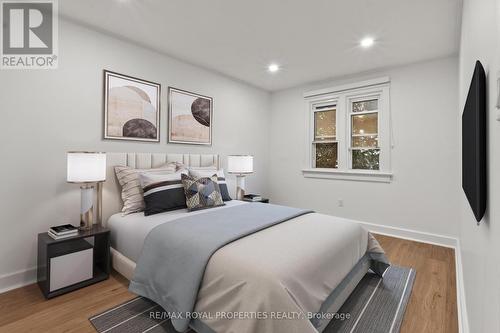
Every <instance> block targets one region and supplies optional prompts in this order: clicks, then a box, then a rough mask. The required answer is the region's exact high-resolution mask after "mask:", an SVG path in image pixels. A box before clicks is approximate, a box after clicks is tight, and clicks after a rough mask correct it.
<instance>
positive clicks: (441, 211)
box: [269, 57, 458, 237]
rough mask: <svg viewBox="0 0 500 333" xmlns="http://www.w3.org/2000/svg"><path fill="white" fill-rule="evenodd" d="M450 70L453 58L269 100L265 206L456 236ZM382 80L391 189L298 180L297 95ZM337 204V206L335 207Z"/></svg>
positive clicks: (300, 124)
mask: <svg viewBox="0 0 500 333" xmlns="http://www.w3.org/2000/svg"><path fill="white" fill-rule="evenodd" d="M457 67H458V64H457V58H455V57H453V58H446V59H440V60H435V61H431V62H425V63H418V64H414V65H410V66H405V67H398V68H393V69H387V70H383V71H380V72H378V73H371V74H369V75H358V76H355V77H350V78H344V79H342V80H337V81H334V82H324V83H321V84H314V85H307V86H302V87H298V88H293V89H288V90H284V91H281V92H278V93H275V94H273V96H272V115H271V136H270V145H271V150H270V162H269V165H270V174H269V180H270V186H271V188H270V197H271V199H272V200H273V202H277V203H282V204H287V205H292V206H300V207H308V208H312V209H315V210H317V211H319V212H324V213H329V214H334V215H337V216H342V217H348V218H353V219H357V220H361V221H365V222H371V223H376V224H382V225H388V226H395V227H400V228H407V229H412V230H416V231H422V232H428V233H435V234H439V235H445V236H452V237H456V236H457V234H458V212H457V202H458V195H457V189H456V187H457V186H456V182H457V177H458V169H457V165H458V145H457V131H456V129H457V126H458V123H457V121H458V120H457V115H456V112H457V111H456V110H457V106H458V102H457V98H456V96H457V89H458V71H457ZM386 75H388V76H390V78H391V104H392V107H391V108H392V119H393V132H394V149H393V150H392V169H393V172H394V180H393V182H392V183H390V184H384V183H369V182H358V181H345V180H326V179H310V178H304V177H303V176H302V173H301V169H302V168H303V167H306V163H307V162H306V160H305V154H304V152H305V151H306V144H307V142H306V135H307V134H306V133H307V126H308V125H307V124H306V121H305V119H306V117H305V112H307V106H306V104H305V102H304V99H303V97H302V94H303V92H305V91H308V90H311V89H317V88H323V87H328V86H335V85H337V84H341V83H345V82H356V81H362V80H365V79H368V78H375V77H380V76H386ZM338 199H342V200H343V202H344V207H338V204H337V202H338Z"/></svg>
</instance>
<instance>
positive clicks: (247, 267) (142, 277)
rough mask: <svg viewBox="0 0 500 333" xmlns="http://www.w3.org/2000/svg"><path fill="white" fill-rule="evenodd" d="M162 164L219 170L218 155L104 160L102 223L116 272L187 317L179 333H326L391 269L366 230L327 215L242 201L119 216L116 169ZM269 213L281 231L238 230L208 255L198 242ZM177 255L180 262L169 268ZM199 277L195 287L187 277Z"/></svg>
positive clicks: (178, 324) (266, 227)
mask: <svg viewBox="0 0 500 333" xmlns="http://www.w3.org/2000/svg"><path fill="white" fill-rule="evenodd" d="M168 161H176V162H181V163H183V164H186V165H188V166H210V165H217V166H218V165H219V158H218V156H217V155H185V154H168V155H167V154H108V168H109V169H110V170H109V171H108V172H109V173H108V180H110V179H111V180H110V181H109V182H107V183H106V184H105V186H104V200H105V201H104V202H105V205H104V216H105V219H106V221H107V227H109V228H110V229H111V244H112V258H113V267H114V268H115V270H117V271H118V272H120V273H121V274H122V275H124V276H125V277H126V278H128V279H129V280H131V290H133V291H134V292H137V293H138V294H140V295H142V296H145V297H147V298H150V299H152V300H154V301H155V302H157V303H158V304H160V305H162V307H163V308H164V309H166V311H167V312H168V313H169V314H170V315H171V316H172V314H175V313H181V311H179V310H184V309H189V310H192V311H189V315H188V317H186V315H185V313H184V312H183V311H182V314H184V317H182V318H181V317H180V318H175V315H174V318H172V323H173V324H174V327H175V328H176V329H177V330H178V331H184V330H185V329H187V328H188V327H189V328H192V329H194V330H195V331H196V332H199V333H213V332H240V333H241V332H248V333H250V332H276V333H281V332H283V333H284V332H301V333H308V332H311V333H314V332H322V331H323V330H324V329H325V327H326V326H327V325H328V323H329V321H330V320H331V319H332V318H333V314H335V313H336V312H337V311H338V310H339V309H340V307H341V305H342V304H343V303H344V301H345V300H346V299H347V297H348V296H349V295H350V294H351V292H352V291H353V290H354V288H355V287H356V285H357V284H358V283H359V281H360V280H361V279H362V277H363V276H364V275H365V274H366V273H367V272H368V270H369V269H372V270H374V271H375V272H377V273H378V274H380V275H382V274H383V272H384V271H385V269H386V268H387V264H388V263H387V260H386V259H385V256H384V253H383V250H382V249H381V248H380V246H379V245H378V243H377V242H376V240H375V239H374V238H373V237H372V236H371V235H370V234H369V233H368V232H367V231H366V230H364V229H363V228H362V227H361V226H360V225H359V224H357V223H355V222H354V221H351V220H347V219H342V218H338V217H332V216H328V215H324V214H318V213H314V212H309V211H303V210H294V209H292V208H287V207H283V206H273V205H267V204H260V203H244V202H240V201H229V202H227V203H226V205H225V206H223V207H217V208H212V209H209V210H202V211H196V212H190V213H188V211H187V210H186V209H180V210H176V211H171V212H166V213H161V214H157V215H152V216H148V217H145V216H144V214H142V213H135V214H130V215H127V216H122V214H120V213H117V212H119V210H120V209H119V208H120V203H119V199H118V200H117V198H119V197H120V196H119V194H118V187H117V185H116V183H114V175H113V174H112V172H113V171H112V167H113V166H114V165H128V166H131V167H136V168H151V167H155V166H159V165H161V164H162V163H165V162H168ZM107 203H110V204H107ZM275 212H277V215H276V216H277V218H276V219H275V220H279V221H277V222H272V223H271V224H263V225H262V228H260V229H258V230H252V231H250V232H246V233H243V234H240V233H238V232H240V231H237V233H236V234H237V235H238V236H237V237H236V238H228V240H227V241H223V242H222V243H220V244H222V245H220V244H219V246H216V247H214V251H213V253H212V252H210V251H211V250H210V249H208V248H204V247H203V244H202V243H203V241H202V240H203V239H204V238H203V237H210V236H209V235H208V234H209V233H207V232H206V231H207V229H203V228H205V227H206V226H207V225H209V226H210V227H212V226H213V227H214V228H217V223H219V224H220V223H223V222H221V221H222V220H224V216H225V218H226V220H227V221H226V222H227V223H231V224H232V221H231V218H234V219H235V221H236V220H238V221H239V220H245V218H246V219H247V220H251V219H252V218H253V217H252V218H249V217H248V216H251V215H252V214H255V219H256V220H259V221H260V220H265V218H267V216H270V215H273V214H274V213H275ZM238 214H240V215H238ZM241 214H242V215H241ZM259 214H261V215H259ZM280 214H281V215H280ZM237 216H239V217H238V218H237ZM259 216H260V217H259ZM281 216H283V217H281ZM278 217H279V218H278ZM227 225H228V224H226V225H225V227H224V224H223V225H222V226H219V227H221V228H227ZM183 226H189V227H183ZM183 228H185V229H189V230H184V229H183ZM196 228H202V229H199V230H205V231H198V232H197V231H196ZM152 230H154V232H151V231H152ZM173 230H176V231H175V232H174V231H173ZM223 230H225V229H221V231H223ZM161 232H164V234H161ZM219 233H223V232H215V234H219ZM193 234H194V235H193ZM212 237H213V236H212ZM193 240H194V241H193ZM196 240H198V241H196ZM153 242H156V243H153ZM145 244H147V246H145ZM183 251H184V252H183ZM177 252H180V253H181V254H182V253H184V257H182V256H180V258H182V259H181V260H177V261H175V260H174V259H172V258H176V256H177V257H179V253H177ZM205 252H207V253H205ZM198 256H200V258H197V257H198ZM145 257H148V258H146V259H145ZM171 257H172V258H171ZM195 257H196V258H195ZM186 258H192V259H189V260H186ZM204 258H205V259H204ZM198 259H199V260H198ZM204 260H205V261H204ZM191 261H193V262H194V263H196V262H198V261H199V262H200V264H199V266H200V268H196V267H195V268H194V270H193V273H192V274H186V275H187V276H182V275H179V273H180V272H179V271H182V273H184V272H190V269H191V267H188V266H183V265H186V264H189V265H193V264H192V263H191ZM179 262H180V263H179ZM148 266H149V267H148ZM174 267H176V269H173V268H174ZM172 269H173V270H174V271H173V272H172ZM200 269H201V273H202V274H201V275H200V277H199V279H198V280H197V279H196V278H195V277H193V276H196V275H197V274H196V273H197V270H198V271H199V270H200ZM175 270H177V272H175ZM172 274H174V275H175V274H177V276H176V277H174V278H171V276H170V275H172ZM179 276H180V278H179ZM179 280H186V281H179ZM166 281H168V282H169V283H166ZM186 283H191V284H186ZM173 286H174V287H173ZM192 286H198V288H192ZM169 288H170V289H169ZM184 289H185V290H184ZM183 290H184V291H183ZM193 290H194V293H193V295H192V296H191V298H193V300H192V302H191V303H192V306H187V307H186V306H183V305H184V304H186V302H184V301H185V300H184V299H182V298H185V297H184V294H189V292H191V291H193ZM188 291H189V292H188ZM176 297H177V298H179V297H180V298H181V299H180V300H178V299H175V298H176ZM188 298H189V297H188ZM172 299H174V301H171V300H172ZM176 301H178V302H177V303H176ZM187 303H189V299H188V300H187ZM179 304H180V305H179ZM189 304H190V303H189ZM191 308H192V309H191ZM186 313H187V311H186ZM234 319H238V320H234ZM262 319H265V320H262Z"/></svg>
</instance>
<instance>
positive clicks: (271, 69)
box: [267, 64, 280, 73]
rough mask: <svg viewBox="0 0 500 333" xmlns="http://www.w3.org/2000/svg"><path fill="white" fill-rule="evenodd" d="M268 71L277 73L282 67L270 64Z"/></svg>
mask: <svg viewBox="0 0 500 333" xmlns="http://www.w3.org/2000/svg"><path fill="white" fill-rule="evenodd" d="M267 70H268V71H270V72H271V73H276V72H277V71H279V70H280V66H279V65H278V64H270V65H269V66H267Z"/></svg>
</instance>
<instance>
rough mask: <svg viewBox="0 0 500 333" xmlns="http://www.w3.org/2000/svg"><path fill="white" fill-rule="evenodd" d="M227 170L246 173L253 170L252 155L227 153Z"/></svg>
mask: <svg viewBox="0 0 500 333" xmlns="http://www.w3.org/2000/svg"><path fill="white" fill-rule="evenodd" d="M227 172H229V173H236V174H246V173H252V172H253V156H250V155H229V156H228V157H227Z"/></svg>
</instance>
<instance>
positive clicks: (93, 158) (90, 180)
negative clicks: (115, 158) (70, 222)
mask: <svg viewBox="0 0 500 333" xmlns="http://www.w3.org/2000/svg"><path fill="white" fill-rule="evenodd" d="M67 162H68V169H67V170H68V174H67V177H68V178H67V180H68V183H76V184H81V186H80V190H81V208H80V229H82V230H89V229H91V228H92V225H93V224H94V184H96V185H97V222H98V223H101V222H102V182H104V181H105V180H106V154H105V153H94V152H68V155H67Z"/></svg>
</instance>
